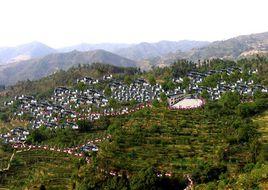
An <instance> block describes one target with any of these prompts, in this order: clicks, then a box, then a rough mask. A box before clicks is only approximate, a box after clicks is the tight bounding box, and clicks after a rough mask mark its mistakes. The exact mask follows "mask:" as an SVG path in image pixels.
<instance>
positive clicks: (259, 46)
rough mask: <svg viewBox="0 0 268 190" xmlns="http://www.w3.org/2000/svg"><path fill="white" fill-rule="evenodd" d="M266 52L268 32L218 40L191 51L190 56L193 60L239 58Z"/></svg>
mask: <svg viewBox="0 0 268 190" xmlns="http://www.w3.org/2000/svg"><path fill="white" fill-rule="evenodd" d="M265 52H268V32H266V33H259V34H251V35H243V36H238V37H235V38H231V39H228V40H225V41H216V42H213V43H211V44H209V45H208V46H206V47H202V48H199V49H196V50H194V51H193V52H190V54H189V58H190V59H193V60H197V59H210V58H215V57H217V58H228V59H237V58H240V57H243V56H247V55H252V54H257V53H265Z"/></svg>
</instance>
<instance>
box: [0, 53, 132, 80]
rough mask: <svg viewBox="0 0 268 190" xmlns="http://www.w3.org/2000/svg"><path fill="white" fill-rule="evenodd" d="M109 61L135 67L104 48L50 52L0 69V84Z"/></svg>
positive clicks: (127, 60)
mask: <svg viewBox="0 0 268 190" xmlns="http://www.w3.org/2000/svg"><path fill="white" fill-rule="evenodd" d="M97 62H98V63H109V64H111V65H115V66H124V67H135V66H136V64H135V62H134V61H132V60H129V59H126V58H123V57H120V56H118V55H115V54H113V53H110V52H107V51H104V50H95V51H88V52H79V51H72V52H69V53H56V54H50V55H47V56H45V57H43V58H38V59H31V60H28V61H22V62H19V63H17V64H15V65H14V66H12V67H8V68H4V69H2V70H0V84H6V85H7V84H14V83H16V82H17V81H21V80H27V79H30V80H34V79H39V78H42V77H45V76H48V75H50V74H52V73H54V72H56V71H59V70H67V69H69V68H71V67H74V66H78V65H79V64H92V63H97Z"/></svg>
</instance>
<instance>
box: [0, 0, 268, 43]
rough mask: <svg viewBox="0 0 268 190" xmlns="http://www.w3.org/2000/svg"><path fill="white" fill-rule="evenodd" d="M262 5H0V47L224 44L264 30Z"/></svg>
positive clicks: (129, 1) (19, 1) (164, 0)
mask: <svg viewBox="0 0 268 190" xmlns="http://www.w3.org/2000/svg"><path fill="white" fill-rule="evenodd" d="M267 7H268V1H267V0H0V47H2V46H15V45H18V44H23V43H28V42H32V41H40V42H43V43H45V44H47V45H49V46H51V47H54V48H59V47H64V46H70V45H75V44H79V43H104V42H110V43H139V42H143V41H146V42H156V41H160V40H173V41H178V40H184V39H187V40H204V41H215V40H225V39H228V38H231V37H235V36H238V35H243V34H251V33H259V32H267V31H268V22H267V18H268V11H267Z"/></svg>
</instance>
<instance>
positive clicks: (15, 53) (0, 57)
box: [0, 42, 57, 65]
mask: <svg viewBox="0 0 268 190" xmlns="http://www.w3.org/2000/svg"><path fill="white" fill-rule="evenodd" d="M56 52H57V50H55V49H53V48H51V47H49V46H47V45H45V44H42V43H40V42H32V43H29V44H23V45H20V46H17V47H2V48H0V65H1V64H2V65H3V64H6V63H10V62H18V61H22V60H28V59H31V58H36V57H42V56H45V55H48V54H51V53H56Z"/></svg>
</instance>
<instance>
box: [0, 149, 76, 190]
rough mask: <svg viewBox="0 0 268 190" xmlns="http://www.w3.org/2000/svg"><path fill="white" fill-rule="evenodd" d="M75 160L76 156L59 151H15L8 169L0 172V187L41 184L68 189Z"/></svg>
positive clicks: (15, 187)
mask: <svg viewBox="0 0 268 190" xmlns="http://www.w3.org/2000/svg"><path fill="white" fill-rule="evenodd" d="M77 162H79V160H78V159H77V158H74V157H69V156H67V155H66V154H61V153H51V152H47V151H40V150H39V151H26V152H21V153H17V154H16V156H15V158H14V159H13V161H12V163H11V167H10V170H9V171H7V172H5V173H2V174H1V182H0V188H5V187H6V188H7V187H8V188H9V189H23V187H24V188H25V187H26V186H27V187H28V188H29V189H39V188H40V184H43V185H45V186H46V187H49V189H70V188H71V187H72V173H73V172H75V171H76V165H75V164H76V163H77ZM29 185H30V186H29Z"/></svg>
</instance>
